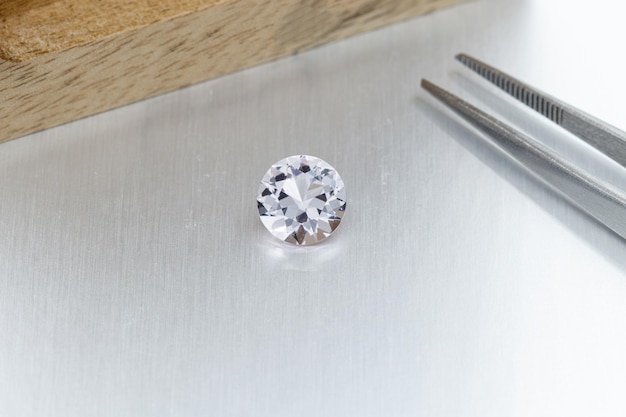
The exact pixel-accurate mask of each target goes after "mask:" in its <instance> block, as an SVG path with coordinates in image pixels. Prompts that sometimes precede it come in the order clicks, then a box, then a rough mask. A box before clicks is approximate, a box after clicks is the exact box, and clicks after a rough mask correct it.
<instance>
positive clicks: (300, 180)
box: [257, 155, 346, 245]
mask: <svg viewBox="0 0 626 417" xmlns="http://www.w3.org/2000/svg"><path fill="white" fill-rule="evenodd" d="M257 203H258V208H259V216H260V217H261V221H262V222H263V224H264V225H265V227H266V228H267V230H269V231H270V232H271V233H272V234H273V235H274V236H276V237H277V238H279V239H282V240H284V241H285V242H290V243H295V244H297V245H311V244H313V243H317V242H319V241H321V240H323V239H326V238H327V237H328V236H329V235H330V234H331V233H332V232H333V231H334V230H335V229H336V228H337V226H339V222H341V218H342V217H343V213H344V211H345V209H346V191H345V188H344V185H343V180H342V179H341V177H340V176H339V173H337V171H336V170H335V168H333V167H332V166H330V165H329V164H328V163H327V162H325V161H323V160H321V159H319V158H316V157H314V156H309V155H295V156H290V157H288V158H285V159H281V160H280V161H278V162H276V163H275V164H274V165H272V167H271V168H270V169H269V170H268V171H267V172H266V173H265V176H264V177H263V179H262V180H261V185H260V186H259V193H258V196H257Z"/></svg>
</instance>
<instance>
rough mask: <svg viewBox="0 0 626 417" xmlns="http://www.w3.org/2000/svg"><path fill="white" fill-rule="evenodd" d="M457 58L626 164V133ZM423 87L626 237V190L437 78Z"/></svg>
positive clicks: (499, 73) (494, 71)
mask: <svg viewBox="0 0 626 417" xmlns="http://www.w3.org/2000/svg"><path fill="white" fill-rule="evenodd" d="M456 58H457V60H459V61H460V62H461V63H462V64H464V65H465V66H467V67H468V68H470V69H472V70H473V71H475V72H476V73H478V74H479V75H481V76H482V77H484V78H485V79H487V80H488V81H490V82H491V83H493V84H494V85H496V86H497V87H499V88H500V89H502V90H504V91H505V92H507V93H509V94H510V95H512V96H513V97H515V98H516V99H518V100H519V101H521V102H522V103H524V104H526V105H528V106H529V107H531V108H532V109H534V110H535V111H537V112H539V113H540V114H542V115H543V116H545V117H547V118H548V119H550V120H551V121H553V122H554V123H556V124H557V125H559V126H561V127H563V128H564V129H566V130H568V131H569V132H571V133H573V134H574V135H576V136H577V137H579V138H580V139H582V140H583V141H585V142H587V143H588V144H589V145H591V146H593V147H595V148H596V149H598V150H599V151H601V152H602V153H604V154H605V155H607V156H608V157H609V158H611V159H613V160H614V161H616V162H617V163H619V164H620V165H622V166H623V167H626V133H624V132H622V131H620V130H619V129H617V128H615V127H613V126H611V125H609V124H607V123H605V122H603V121H601V120H599V119H597V118H595V117H593V116H591V115H589V114H587V113H585V112H583V111H581V110H578V109H576V108H574V107H572V106H570V105H569V104H567V103H564V102H562V101H560V100H558V99H556V98H554V97H551V96H549V95H547V94H545V93H543V92H541V91H539V90H537V89H536V88H533V87H531V86H529V85H527V84H525V83H523V82H521V81H519V80H517V79H515V78H513V77H511V76H510V75H508V74H505V73H504V72H502V71H499V70H497V69H495V68H493V67H491V66H489V65H487V64H485V63H483V62H480V61H478V60H477V59H474V58H472V57H470V56H468V55H465V54H460V55H457V56H456ZM422 87H423V88H424V89H426V90H427V91H428V92H429V93H431V94H432V95H433V96H434V97H436V98H437V99H438V100H440V101H441V102H442V103H444V104H445V105H447V106H448V107H449V108H451V109H452V110H454V111H455V112H456V113H457V114H459V115H460V116H462V117H463V118H464V119H465V120H467V121H468V122H470V123H471V124H472V125H473V126H475V127H476V128H478V129H479V130H481V131H482V132H484V133H486V134H487V136H488V137H490V138H491V139H492V141H493V143H494V144H495V145H496V146H497V147H498V148H500V149H501V150H502V151H503V152H504V153H506V154H507V155H508V156H509V157H511V158H512V159H514V160H516V161H517V162H518V163H520V164H521V165H522V166H523V167H525V168H526V169H527V170H529V171H530V172H532V173H533V174H535V175H536V176H537V177H538V178H540V179H541V180H543V181H544V182H545V183H546V184H548V185H549V186H550V187H552V188H553V189H554V190H555V191H557V192H558V193H560V194H561V195H563V196H564V197H566V198H567V199H568V200H570V201H571V202H572V203H573V204H575V205H576V206H578V207H579V208H580V209H582V210H583V211H584V212H586V213H588V214H589V215H591V216H592V217H593V218H595V219H596V220H598V221H600V222H601V223H603V224H604V225H606V226H607V227H608V228H609V229H611V230H613V231H614V232H615V233H617V234H618V235H619V236H621V237H622V238H623V239H626V195H625V194H624V193H623V192H621V191H620V190H617V189H616V188H614V187H612V186H610V185H608V184H606V183H604V182H603V181H602V180H600V179H598V178H596V177H594V176H592V175H591V174H589V173H588V172H586V171H585V170H583V169H581V168H578V167H576V166H575V165H573V164H572V163H570V162H568V161H567V160H565V159H563V158H562V157H560V156H559V155H557V154H556V153H555V152H554V151H553V150H552V149H550V148H549V147H547V146H544V145H542V144H541V143H539V142H537V141H536V140H534V139H532V138H530V137H529V136H527V135H525V134H523V133H522V132H520V131H518V130H516V129H514V128H513V127H511V126H509V125H507V124H505V123H503V122H502V121H500V120H498V119H496V118H494V117H493V116H490V115H488V114H487V113H485V112H483V111H482V110H479V109H478V108H476V107H474V106H472V105H471V104H469V103H468V102H466V101H464V100H462V99H460V98H459V97H457V96H455V95H453V94H451V93H449V92H448V91H446V90H444V89H442V88H440V87H437V86H436V85H434V84H433V83H431V82H429V81H427V80H422Z"/></svg>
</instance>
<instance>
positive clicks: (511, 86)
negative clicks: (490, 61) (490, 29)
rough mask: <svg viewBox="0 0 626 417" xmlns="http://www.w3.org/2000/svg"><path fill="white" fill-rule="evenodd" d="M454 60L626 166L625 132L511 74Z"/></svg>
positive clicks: (464, 59) (463, 59)
mask: <svg viewBox="0 0 626 417" xmlns="http://www.w3.org/2000/svg"><path fill="white" fill-rule="evenodd" d="M456 59H457V60H458V61H459V62H461V63H462V64H463V65H465V66H466V67H468V68H469V69H471V70H472V71H474V72H476V73H477V74H479V75H480V76H481V77H483V78H485V79H486V80H487V81H489V82H491V83H492V84H494V85H495V86H497V87H498V88H500V89H501V90H503V91H505V92H506V93H508V94H510V95H511V96H513V97H515V98H516V99H517V100H519V101H521V102H522V103H524V104H526V105H527V106H529V107H530V108H532V109H533V110H535V111H536V112H538V113H539V114H541V115H543V116H544V117H547V118H548V119H550V120H551V121H553V122H554V123H556V124H557V125H559V126H561V127H562V128H564V129H565V130H567V131H569V132H570V133H573V134H574V135H576V136H578V137H579V138H581V139H582V140H583V141H585V142H587V143H588V144H589V145H591V146H593V147H594V148H596V149H598V150H599V151H600V152H602V153H604V154H605V155H607V156H608V157H609V158H611V159H613V160H614V161H616V162H617V163H619V164H620V165H622V166H624V167H626V133H624V132H623V131H621V130H619V129H617V128H616V127H614V126H611V125H609V124H608V123H606V122H604V121H602V120H600V119H597V118H596V117H593V116H592V115H590V114H588V113H585V112H583V111H582V110H579V109H577V108H575V107H573V106H571V105H569V104H567V103H565V102H563V101H561V100H559V99H556V98H554V97H552V96H550V95H548V94H546V93H544V92H542V91H540V90H538V89H536V88H534V87H531V86H530V85H528V84H526V83H524V82H522V81H520V80H518V79H516V78H513V77H511V76H510V75H508V74H506V73H504V72H502V71H500V70H498V69H497V68H494V67H492V66H490V65H487V64H485V63H484V62H481V61H479V60H477V59H476V58H472V57H471V56H469V55H467V54H459V55H457V56H456Z"/></svg>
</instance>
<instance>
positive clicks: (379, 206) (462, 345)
mask: <svg viewBox="0 0 626 417" xmlns="http://www.w3.org/2000/svg"><path fill="white" fill-rule="evenodd" d="M566 6H567V12H566V13H565V14H561V13H562V10H563V9H564V8H565V7H566ZM621 10H622V9H621V4H620V3H619V2H614V1H610V0H601V1H595V2H593V3H590V2H588V1H565V0H562V1H540V0H536V1H530V0H529V1H521V0H511V1H473V2H470V3H467V4H465V5H462V6H458V7H454V8H451V9H448V10H446V11H442V12H439V13H435V14H432V15H429V16H425V17H421V18H418V19H414V20H412V21H409V22H405V23H401V24H398V25H395V26H392V27H388V28H385V29H383V30H379V31H376V32H372V33H369V34H365V35H362V36H359V37H356V38H352V39H349V40H346V41H342V42H338V43H334V44H332V45H329V46H325V47H322V48H319V49H316V50H314V51H311V52H307V53H304V54H301V55H297V56H294V57H291V58H288V59H285V60H281V61H278V62H275V63H271V64H268V65H263V66H260V67H257V68H254V69H250V70H247V71H243V72H240V73H237V74H234V75H231V76H228V77H224V78H221V79H218V80H214V81H210V82H207V83H204V84H201V85H197V86H194V87H191V88H187V89H184V90H181V91H177V92H174V93H171V94H167V95H164V96H161V97H158V98H155V99H151V100H147V101H144V102H141V103H138V104H134V105H131V106H127V107H124V108H121V109H118V110H115V111H111V112H108V113H105V114H101V115H98V116H95V117H91V118H89V119H85V120H81V121H78V122H75V123H71V124H68V125H65V126H61V127H58V128H55V129H50V130H48V131H45V132H41V133H38V134H35V135H31V136H29V137H27V138H23V139H19V140H16V141H13V142H9V143H6V144H3V145H1V146H0V201H1V204H0V231H1V233H0V337H1V338H0V415H2V416H64V417H70V416H192V415H207V416H208V415H210V416H429V417H432V416H480V417H485V416H494V417H495V416H555V415H561V416H564V415H568V416H589V415H601V416H613V415H614V416H618V415H624V414H625V413H626V396H625V395H624V393H625V392H626V277H625V273H624V272H625V271H626V255H625V252H626V251H625V249H626V244H625V243H624V242H623V241H622V240H620V239H619V238H618V237H616V236H615V235H613V234H612V233H611V232H609V231H608V230H606V229H605V228H603V227H602V226H600V225H599V224H598V223H596V222H594V221H592V220H590V219H589V218H588V217H587V216H585V215H583V214H582V213H581V212H579V211H578V210H576V209H574V208H572V207H571V206H570V205H569V204H567V203H566V202H565V201H564V200H562V199H561V198H559V197H556V196H555V195H554V194H553V193H552V192H550V191H549V190H548V189H547V188H545V187H544V186H542V185H541V184H540V183H539V182H537V181H536V180H534V179H533V178H531V177H530V176H528V175H527V174H525V173H524V172H523V171H521V170H520V169H519V168H518V167H516V166H515V165H513V164H511V163H510V162H508V161H506V160H505V159H504V158H502V157H501V156H500V154H499V153H498V152H497V151H494V150H493V149H492V148H490V147H489V146H487V145H485V144H484V143H483V142H482V140H481V139H480V136H479V135H478V134H476V133H474V131H472V130H471V129H468V128H467V127H466V125H465V124H463V123H458V122H457V121H456V120H457V119H455V118H453V117H450V114H449V113H447V112H446V111H444V110H443V109H442V108H441V107H440V106H438V105H437V104H436V103H435V102H434V100H432V99H431V98H430V97H429V96H428V95H427V94H425V93H424V92H422V91H420V88H419V80H420V78H421V77H427V78H429V79H431V80H432V81H435V82H437V83H439V84H441V85H443V86H444V87H446V88H449V89H450V90H452V91H453V92H456V93H458V94H460V95H461V96H462V97H465V98H468V99H469V100H470V101H472V102H474V103H478V104H479V105H480V106H481V107H483V108H485V109H488V110H489V111H490V112H492V113H495V114H497V115H499V116H500V117H502V118H505V119H506V120H507V121H509V122H512V123H514V124H515V125H517V126H518V127H521V128H522V129H524V130H525V131H527V132H528V133H531V134H532V135H533V136H535V137H538V138H541V139H542V140H543V141H544V142H545V143H547V144H549V145H551V146H554V147H555V148H556V149H558V150H559V151H560V152H562V153H563V154H564V155H566V156H567V157H568V158H571V159H573V160H575V161H576V162H578V163H580V164H581V165H583V166H585V167H586V168H589V169H591V170H592V171H593V172H594V173H595V174H597V175H600V176H602V177H604V178H606V179H609V180H611V181H613V182H614V183H617V184H618V185H621V186H624V187H626V179H625V175H624V174H623V172H622V170H621V169H619V168H618V167H617V166H616V165H615V164H611V163H609V162H607V160H606V158H604V157H602V156H600V155H599V154H598V153H597V152H596V151H593V150H592V149H591V148H589V147H587V146H583V145H580V144H578V143H576V142H573V141H572V138H571V136H569V135H567V134H566V133H563V132H561V131H559V130H558V128H555V127H553V126H551V125H550V124H549V123H548V122H545V121H543V120H541V119H540V118H539V117H537V116H535V115H534V114H533V113H532V112H530V111H528V110H526V109H524V108H523V107H522V106H521V105H518V104H516V103H514V102H513V101H512V100H510V99H508V98H506V97H504V95H503V94H501V93H499V92H497V91H496V90H495V89H493V88H490V87H488V86H486V84H485V83H484V82H481V81H480V80H479V79H478V78H476V77H474V76H472V75H470V74H469V72H468V71H467V70H465V69H463V68H462V67H461V66H460V65H459V64H458V63H456V62H455V61H454V60H453V55H454V54H455V53H457V52H460V51H464V52H468V53H470V54H473V55H475V56H476V57H478V58H480V59H483V60H485V61H486V62H488V63H491V64H493V65H495V66H497V67H500V68H502V69H503V70H505V71H507V72H509V73H511V74H512V75H514V76H517V77H519V78H521V79H523V80H525V81H527V82H529V83H530V84H533V85H535V86H537V87H539V88H541V89H543V90H545V91H547V92H549V93H551V94H553V95H555V96H557V97H560V98H562V99H564V100H566V101H568V102H570V103H572V104H574V105H577V106H578V107H581V108H583V109H584V110H587V111H589V112H591V113H593V114H595V115H597V116H599V117H601V118H604V119H606V120H608V121H610V122H612V123H614V124H616V125H618V126H620V127H621V128H626V119H624V106H623V95H624V92H625V91H626V80H625V78H624V74H625V73H626V67H625V63H624V58H623V53H621V51H623V48H624V45H623V40H624V39H625V38H626V26H624V25H623V22H622V19H621V16H622V15H623V13H622V11H621ZM616 52H617V53H616ZM295 153H310V154H313V155H317V156H320V157H322V158H324V159H326V160H327V161H328V162H330V163H331V164H333V165H334V166H335V167H336V168H337V169H338V170H339V171H340V172H341V174H342V176H343V178H344V180H345V182H346V184H347V187H348V188H347V190H348V199H349V200H348V210H347V212H346V216H345V217H344V221H343V223H342V225H341V227H340V228H339V230H338V232H337V233H336V235H335V236H333V237H332V238H331V239H329V240H328V241H326V242H325V243H324V244H321V245H319V246H315V247H311V248H306V249H299V248H293V247H290V246H286V245H284V244H281V243H280V242H277V241H274V240H273V238H272V237H271V236H270V235H269V234H268V233H267V232H266V231H265V229H264V228H263V226H262V225H261V222H260V221H259V219H258V218H257V215H256V209H255V201H254V200H255V192H256V189H257V184H258V181H259V180H260V178H261V176H262V175H263V173H264V172H265V170H266V169H267V167H268V166H269V165H270V164H271V163H273V162H275V161H276V160H278V159H280V158H282V157H284V156H287V155H291V154H295Z"/></svg>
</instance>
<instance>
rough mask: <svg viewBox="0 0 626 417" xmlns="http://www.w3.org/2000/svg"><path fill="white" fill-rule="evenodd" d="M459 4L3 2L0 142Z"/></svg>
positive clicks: (443, 0)
mask: <svg viewBox="0 0 626 417" xmlns="http://www.w3.org/2000/svg"><path fill="white" fill-rule="evenodd" d="M458 2H459V0H379V1H372V0H343V1H339V0H300V1H295V0H272V1H253V0H182V1H181V0H161V1H157V0H80V1H71V0H17V1H11V0H8V1H4V2H2V3H0V102H1V103H2V106H0V141H5V140H8V139H12V138H16V137H19V136H22V135H25V134H28V133H31V132H35V131H38V130H41V129H45V128H48V127H51V126H55V125H58V124H61V123H65V122H68V121H71V120H75V119H78V118H81V117H85V116H88V115H91V114H94V113H98V112H101V111H104V110H108V109H111V108H114V107H117V106H120V105H124V104H128V103H131V102H134V101H137V100H140V99H143V98H146V97H150V96H154V95H156V94H160V93H163V92H166V91H170V90H173V89H176V88H180V87H183V86H186V85H189V84H193V83H196V82H199V81H203V80H207V79H210V78H213V77H217V76H220V75H224V74H227V73H229V72H233V71H236V70H240V69H243V68H246V67H250V66H252V65H255V64H259V63H262V62H266V61H269V60H273V59H276V58H280V57H283V56H286V55H289V54H293V53H295V52H298V51H302V50H304V49H307V48H312V47H315V46H318V45H321V44H324V43H326V42H330V41H333V40H337V39H341V38H344V37H347V36H351V35H354V34H356V33H359V32H363V31H367V30H371V29H375V28H378V27H381V26H383V25H386V24H389V23H393V22H396V21H399V20H403V19H407V18H409V17H412V16H416V15H419V14H422V13H426V12H430V11H433V10H435V9H437V8H440V7H444V6H448V5H451V4H455V3H458Z"/></svg>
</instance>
